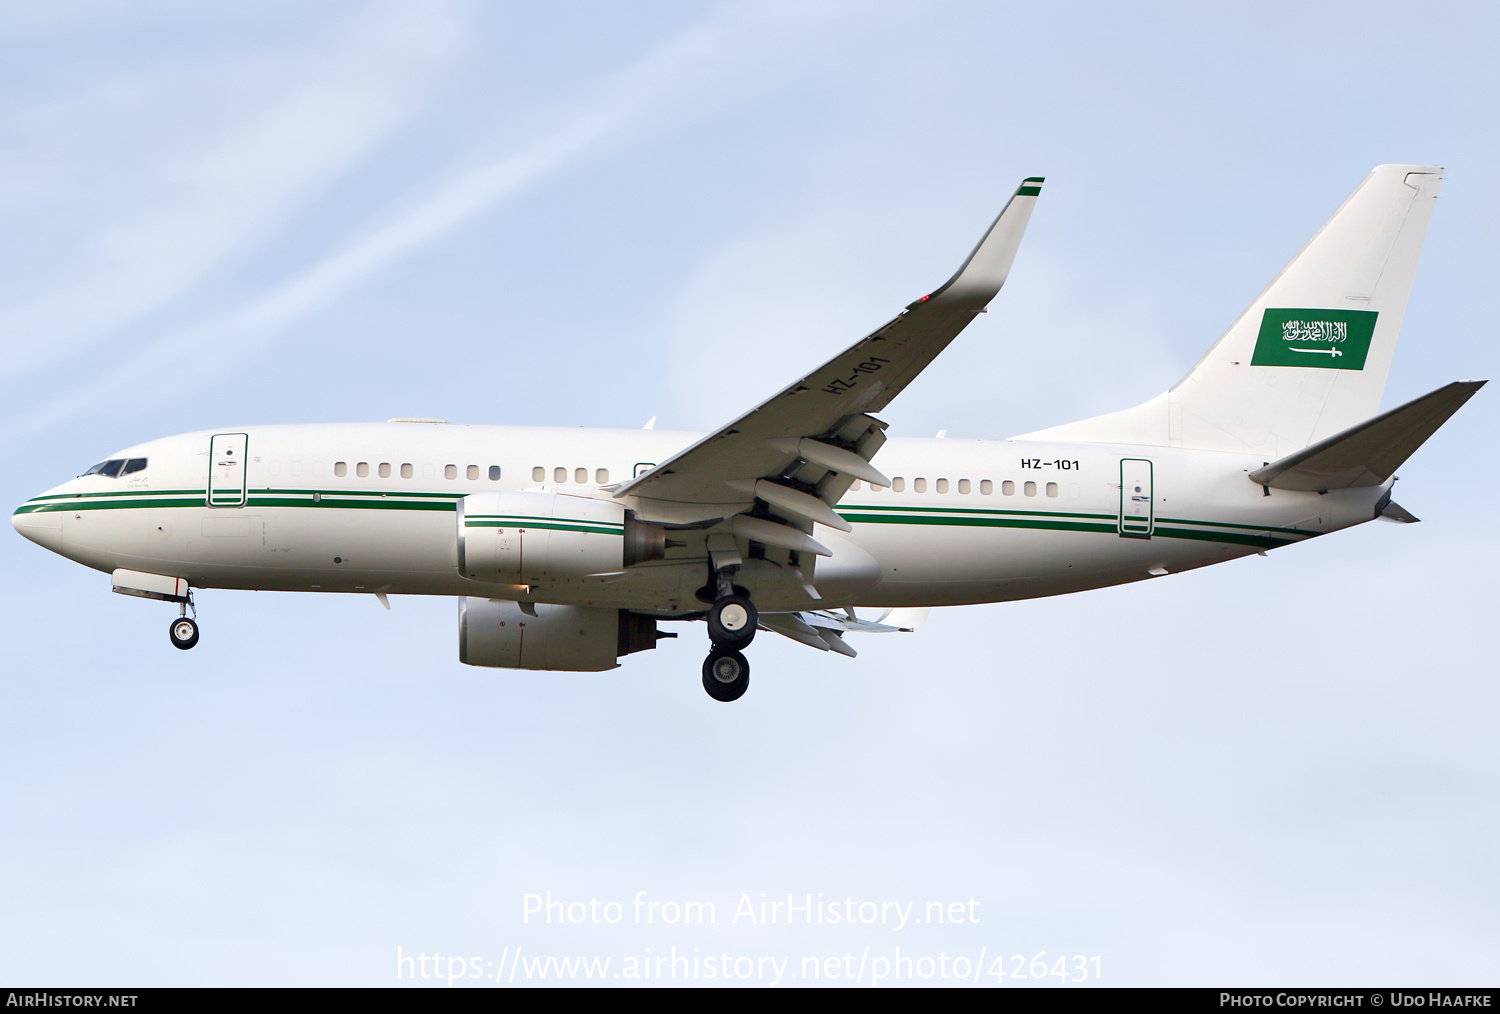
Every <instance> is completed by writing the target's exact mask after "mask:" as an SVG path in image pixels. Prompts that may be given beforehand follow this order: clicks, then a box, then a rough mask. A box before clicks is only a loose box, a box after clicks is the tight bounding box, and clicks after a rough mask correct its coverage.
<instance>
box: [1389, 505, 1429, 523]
mask: <svg viewBox="0 0 1500 1014" xmlns="http://www.w3.org/2000/svg"><path fill="white" fill-rule="evenodd" d="M1380 517H1383V518H1385V519H1386V520H1387V521H1394V522H1396V523H1397V524H1398V525H1414V524H1416V523H1417V522H1418V521H1421V520H1422V519H1421V518H1419V517H1417V516H1416V515H1415V514H1413V513H1412V512H1411V511H1409V510H1407V509H1406V508H1405V507H1402V506H1401V505H1400V504H1398V503H1397V502H1396V501H1394V500H1390V501H1387V503H1386V505H1385V506H1384V507H1382V508H1381V509H1380Z"/></svg>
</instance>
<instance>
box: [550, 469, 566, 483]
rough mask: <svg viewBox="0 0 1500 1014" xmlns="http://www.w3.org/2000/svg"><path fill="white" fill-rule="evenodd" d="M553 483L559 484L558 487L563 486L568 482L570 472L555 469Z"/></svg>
mask: <svg viewBox="0 0 1500 1014" xmlns="http://www.w3.org/2000/svg"><path fill="white" fill-rule="evenodd" d="M552 481H553V482H555V483H557V484H558V485H562V484H563V483H565V482H567V481H568V470H567V469H566V468H562V467H558V468H554V469H553V470H552Z"/></svg>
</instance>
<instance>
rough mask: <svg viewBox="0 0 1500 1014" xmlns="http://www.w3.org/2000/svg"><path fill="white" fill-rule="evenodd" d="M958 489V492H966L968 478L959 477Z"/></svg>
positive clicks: (967, 489)
mask: <svg viewBox="0 0 1500 1014" xmlns="http://www.w3.org/2000/svg"><path fill="white" fill-rule="evenodd" d="M958 491H959V492H960V493H967V492H968V491H969V480H968V479H960V480H958Z"/></svg>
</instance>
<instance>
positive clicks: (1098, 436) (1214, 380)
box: [1026, 165, 1442, 459]
mask: <svg viewBox="0 0 1500 1014" xmlns="http://www.w3.org/2000/svg"><path fill="white" fill-rule="evenodd" d="M1441 174H1442V169H1440V168H1438V167H1435V166H1414V165H1383V166H1377V167H1376V168H1375V169H1374V170H1373V171H1372V172H1371V173H1370V175H1369V176H1367V177H1366V178H1365V181H1364V182H1363V183H1361V184H1360V186H1359V189H1357V190H1355V191H1354V193H1353V194H1351V195H1350V196H1349V199H1348V200H1346V201H1345V202H1344V203H1343V205H1342V206H1341V207H1340V208H1339V210H1338V211H1336V212H1334V213H1333V217H1332V218H1330V219H1329V220H1328V221H1327V222H1325V223H1324V225H1323V227H1322V228H1321V229H1319V230H1318V231H1317V233H1316V234H1315V235H1314V236H1313V238H1312V239H1311V240H1309V241H1308V243H1307V245H1306V246H1304V247H1303V248H1302V250H1301V252H1300V253H1298V254H1297V256H1296V257H1294V258H1293V259H1292V262H1291V263H1290V264H1288V265H1287V266H1286V267H1285V268H1283V269H1282V271H1281V274H1279V275H1277V276H1276V278H1275V279H1274V280H1273V281H1272V282H1271V284H1270V285H1268V286H1266V289H1265V291H1264V292H1262V293H1261V294H1260V297H1259V298H1257V299H1256V300H1255V302H1254V303H1252V304H1251V305H1250V309H1248V310H1246V311H1245V313H1244V314H1243V315H1242V316H1241V317H1240V319H1239V320H1237V321H1235V322H1234V324H1233V325H1232V326H1231V327H1230V328H1229V330H1228V331H1226V332H1225V333H1224V336H1223V337H1222V338H1220V339H1219V340H1218V342H1217V343H1216V344H1215V345H1214V347H1213V348H1211V349H1209V350H1208V354H1207V355H1205V356H1204V357H1203V358H1202V359H1200V360H1199V361H1198V364H1197V365H1196V366H1194V367H1193V368H1192V370H1191V371H1189V373H1188V375H1187V376H1185V377H1183V378H1182V379H1181V380H1180V381H1178V382H1177V384H1176V386H1174V387H1173V388H1172V389H1171V390H1170V391H1168V392H1166V393H1165V394H1162V395H1159V396H1158V397H1156V398H1153V399H1152V400H1150V401H1148V402H1146V403H1145V404H1143V405H1137V406H1136V407H1135V408H1130V409H1126V410H1124V411H1123V412H1114V413H1111V414H1109V415H1102V416H1097V417H1095V418H1093V419H1085V420H1083V421H1082V422H1076V423H1068V424H1066V425H1063V426H1056V427H1053V428H1051V429H1047V430H1040V431H1038V432H1036V433H1029V434H1026V436H1027V437H1028V438H1034V439H1045V440H1077V441H1089V442H1095V441H1096V442H1102V443H1132V444H1157V445H1161V446H1171V447H1191V448H1200V449H1205V450H1223V451H1239V452H1245V453H1254V454H1263V455H1264V456H1265V457H1266V458H1268V459H1274V458H1279V457H1282V456H1284V455H1286V454H1289V453H1291V452H1292V451H1296V450H1299V449H1301V448H1303V447H1306V446H1308V445H1309V444H1313V443H1316V442H1317V441H1319V440H1323V439H1325V438H1327V437H1330V436H1332V435H1333V434H1335V433H1339V432H1341V431H1342V430H1344V429H1347V428H1348V427H1350V426H1353V425H1354V424H1356V423H1359V422H1362V421H1364V420H1366V419H1368V418H1370V417H1371V416H1373V415H1375V414H1376V413H1377V412H1378V411H1379V410H1380V396H1381V394H1382V393H1383V392H1384V391H1385V380H1386V375H1387V374H1388V373H1389V372H1390V367H1391V357H1392V356H1393V355H1394V354H1395V351H1396V339H1397V337H1398V336H1399V335H1400V333H1401V319H1402V317H1403V316H1405V314H1406V300H1407V297H1408V296H1409V295H1410V294H1411V286H1412V280H1413V278H1414V277H1415V276H1416V271H1417V261H1418V259H1419V258H1420V257H1421V254H1422V243H1423V241H1424V240H1425V239H1426V237H1427V223H1428V222H1429V221H1430V220H1431V218H1432V207H1433V203H1434V201H1435V200H1436V198H1437V193H1438V186H1439V184H1440V183H1441V182H1442V175H1441Z"/></svg>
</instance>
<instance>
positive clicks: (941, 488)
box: [937, 479, 948, 493]
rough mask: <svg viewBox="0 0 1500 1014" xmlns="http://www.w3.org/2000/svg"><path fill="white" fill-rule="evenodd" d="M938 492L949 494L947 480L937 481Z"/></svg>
mask: <svg viewBox="0 0 1500 1014" xmlns="http://www.w3.org/2000/svg"><path fill="white" fill-rule="evenodd" d="M937 491H938V492H939V493H946V492H948V480H947V479H939V480H938V481H937Z"/></svg>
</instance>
